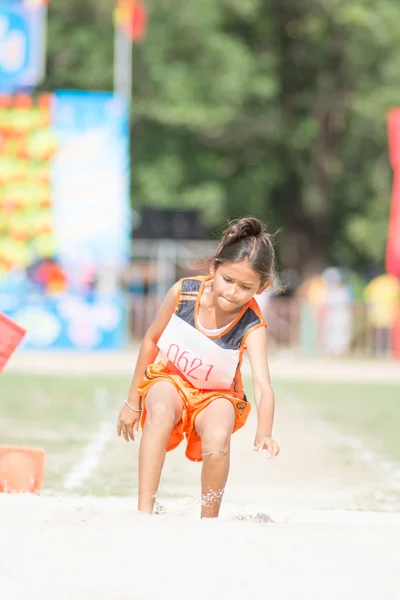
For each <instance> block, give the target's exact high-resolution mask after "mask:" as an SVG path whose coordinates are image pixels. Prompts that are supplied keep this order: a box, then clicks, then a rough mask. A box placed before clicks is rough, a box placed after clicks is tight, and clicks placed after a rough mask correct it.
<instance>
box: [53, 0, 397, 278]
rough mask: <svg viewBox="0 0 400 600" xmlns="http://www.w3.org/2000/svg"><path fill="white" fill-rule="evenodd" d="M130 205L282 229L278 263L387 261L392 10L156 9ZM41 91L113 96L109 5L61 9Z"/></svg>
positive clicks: (136, 126)
mask: <svg viewBox="0 0 400 600" xmlns="http://www.w3.org/2000/svg"><path fill="white" fill-rule="evenodd" d="M146 4H147V7H148V10H149V28H148V33H147V36H146V38H145V40H144V41H143V42H142V43H140V44H137V45H135V46H134V69H133V75H134V89H133V104H132V148H133V161H132V164H133V200H132V201H133V205H134V206H140V205H142V204H149V205H164V206H190V207H193V206H194V207H198V208H199V209H200V211H201V212H202V214H203V217H204V219H205V220H206V222H207V223H208V224H209V225H210V226H211V227H212V228H217V227H218V226H219V225H220V224H221V223H222V222H223V221H224V220H225V219H226V218H227V217H235V216H238V215H242V214H250V213H251V214H254V215H256V216H259V217H260V218H262V219H265V220H266V221H268V222H269V223H270V227H271V229H272V230H276V229H278V228H283V233H282V234H281V235H280V236H279V238H278V246H279V248H280V260H281V265H282V266H287V265H291V266H294V267H297V268H299V269H300V270H302V271H307V270H311V269H313V268H319V267H321V266H324V265H326V264H328V263H335V262H336V263H341V264H345V265H348V266H354V267H364V266H373V265H381V264H382V263H383V257H384V249H385V243H386V235H387V221H388V214H389V205H390V190H391V178H392V176H391V172H390V168H389V165H388V160H387V150H386V148H387V132H386V113H387V111H388V109H389V108H390V107H392V106H394V105H396V104H397V103H398V102H399V96H398V90H397V87H398V86H397V78H398V73H399V70H400V50H399V47H398V39H397V38H398V27H397V24H398V22H399V20H400V4H399V3H398V2H397V0H381V1H380V2H378V1H377V0H353V1H352V2H348V0H329V1H328V0H264V1H261V0H218V1H216V0H202V1H201V2H194V1H192V0H169V2H166V1H165V0H146ZM49 16H50V19H49V66H48V78H47V80H46V82H45V87H46V88H47V89H54V88H83V89H95V90H96V89H111V88H112V63H113V27H112V2H111V0H70V1H69V2H65V1H63V0H52V3H51V5H50V9H49Z"/></svg>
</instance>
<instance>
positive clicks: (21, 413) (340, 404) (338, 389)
mask: <svg viewBox="0 0 400 600" xmlns="http://www.w3.org/2000/svg"><path fill="white" fill-rule="evenodd" d="M129 383H130V377H103V378H97V377H96V378H94V377H92V378H89V377H52V376H41V377H31V376H28V375H27V376H21V375H7V374H6V375H3V376H2V377H1V378H0V444H2V445H20V446H32V447H38V448H39V447H41V448H44V449H45V450H46V453H47V459H46V469H45V480H44V492H48V493H50V492H51V493H62V492H63V482H64V479H65V476H66V475H67V473H69V472H70V470H71V469H73V467H74V466H75V465H76V463H77V462H78V461H79V460H80V459H81V457H82V453H83V451H84V449H85V447H86V445H87V444H88V442H89V441H90V439H91V437H92V436H93V434H94V433H95V432H97V430H98V428H99V424H100V422H101V421H102V420H106V421H109V422H115V423H116V419H117V414H118V411H119V408H120V406H121V404H122V402H123V400H124V399H125V397H126V393H127V390H128V386H129ZM274 388H275V393H276V398H277V406H278V410H279V403H286V404H287V405H288V406H290V404H291V403H293V402H296V403H301V406H302V408H303V409H304V410H305V411H306V412H308V413H309V414H310V416H320V417H321V418H323V419H324V420H326V421H327V422H328V423H331V424H332V425H334V426H336V427H337V428H338V430H339V431H342V432H343V433H347V434H351V435H354V436H357V437H359V438H360V439H361V440H362V441H363V442H364V443H365V444H366V445H368V447H370V448H371V449H373V450H375V451H376V452H378V453H380V454H381V455H382V457H385V458H387V459H389V460H398V461H400V439H399V435H398V423H399V421H400V385H379V384H358V383H320V382H287V381H285V382H284V381H278V382H276V383H275V384H274ZM249 397H251V394H250V393H249ZM136 454H137V446H136V445H135V444H130V445H129V446H127V445H126V444H125V443H124V442H122V441H121V440H120V439H119V438H118V437H117V436H116V435H115V436H113V438H112V439H111V440H110V441H109V443H108V444H107V448H106V451H105V452H104V454H103V455H102V458H101V462H100V465H99V466H98V468H97V469H96V470H95V472H94V474H93V476H92V477H91V479H90V482H89V483H85V484H83V486H82V487H81V488H80V489H79V493H82V494H96V495H100V496H102V495H130V494H132V493H134V492H135V489H134V486H135V483H134V482H135V481H136V476H135V472H136V463H137V460H136Z"/></svg>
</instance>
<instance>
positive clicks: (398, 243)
mask: <svg viewBox="0 0 400 600" xmlns="http://www.w3.org/2000/svg"><path fill="white" fill-rule="evenodd" d="M388 128H389V155H390V162H391V165H392V169H393V177H394V182H393V192H392V206H391V210H390V219H389V232H388V241H387V249H386V270H387V272H388V273H390V274H391V275H394V276H395V277H398V278H399V279H400V109H393V110H392V111H390V112H389V115H388Z"/></svg>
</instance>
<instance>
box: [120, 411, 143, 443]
mask: <svg viewBox="0 0 400 600" xmlns="http://www.w3.org/2000/svg"><path fill="white" fill-rule="evenodd" d="M135 408H136V406H135ZM141 417H142V413H141V412H136V411H133V410H132V409H131V408H129V406H127V405H126V404H124V405H123V406H122V408H121V410H120V411H119V415H118V428H117V432H118V435H119V437H121V434H122V435H123V436H124V438H125V440H126V441H127V442H129V439H131V440H132V441H133V442H134V441H135V436H136V435H137V433H138V431H139V425H140V419H141Z"/></svg>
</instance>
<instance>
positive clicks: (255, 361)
mask: <svg viewBox="0 0 400 600" xmlns="http://www.w3.org/2000/svg"><path fill="white" fill-rule="evenodd" d="M274 276H275V252H274V247H273V244H272V241H271V237H270V235H269V234H268V233H266V232H265V228H264V226H263V224H262V223H261V222H260V221H258V220H257V219H255V218H251V217H250V218H243V219H240V220H238V221H235V222H233V223H231V225H230V226H229V227H228V228H227V229H226V230H225V232H224V233H223V236H222V240H221V243H220V244H219V246H218V249H217V252H216V254H215V256H214V258H213V259H212V263H211V267H210V275H209V276H208V277H189V278H185V279H182V280H180V281H179V282H178V283H176V284H175V285H174V286H173V287H172V288H171V289H170V291H169V292H168V294H167V296H166V298H165V300H164V302H163V304H162V306H161V308H160V311H159V312H158V314H157V316H156V318H155V319H154V321H153V323H152V324H151V325H150V327H149V329H148V331H147V333H146V334H145V336H144V339H143V341H142V344H141V348H140V352H139V356H138V359H137V364H136V368H135V372H134V375H133V379H132V384H131V387H130V390H129V395H128V400H127V401H126V402H125V404H124V405H123V406H122V408H121V411H120V414H119V418H118V435H119V436H121V434H122V435H123V436H124V438H125V440H126V441H129V440H130V439H131V440H133V441H134V439H135V435H136V433H137V431H138V427H139V421H140V420H141V425H142V427H143V434H142V440H141V444H140V450H139V502H138V508H139V511H141V512H144V513H150V514H151V513H152V512H153V507H154V502H155V498H156V493H157V490H158V485H159V482H160V476H161V470H162V466H163V464H164V459H165V453H166V451H169V450H172V449H173V448H176V446H178V444H180V442H181V441H182V440H183V438H184V437H185V436H186V442H187V447H186V456H187V458H188V459H189V460H192V461H203V466H202V474H201V488H202V509H201V516H202V517H203V518H204V517H208V518H211V517H217V516H218V514H219V509H220V504H221V500H222V494H223V491H224V488H225V484H226V481H227V477H228V471H229V451H230V439H231V435H232V433H233V432H235V431H236V430H237V429H239V428H240V427H242V426H243V425H244V424H245V422H246V419H247V417H248V414H249V412H250V404H249V403H248V401H247V398H246V396H245V394H244V391H243V387H242V377H241V372H240V367H241V364H242V360H243V352H244V350H245V349H246V350H247V351H248V355H249V359H250V365H251V372H252V378H253V384H254V396H255V402H256V406H257V416H258V426H257V431H256V434H255V440H254V450H256V451H261V450H266V451H267V455H268V458H275V457H276V456H277V455H278V453H279V446H278V444H277V443H276V442H275V441H274V440H273V439H272V437H271V435H272V424H273V418H274V394H273V391H272V388H271V382H270V376H269V369H268V361H267V351H266V335H265V327H266V324H265V322H264V320H263V317H262V314H261V311H260V309H259V307H258V304H257V302H256V300H255V299H254V295H255V294H261V293H262V292H263V291H264V290H265V289H266V288H267V287H268V286H269V285H270V282H271V281H272V280H273V278H274ZM159 352H160V353H161V354H160V359H159V360H158V361H157V362H155V361H156V358H157V355H158V354H159Z"/></svg>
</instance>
